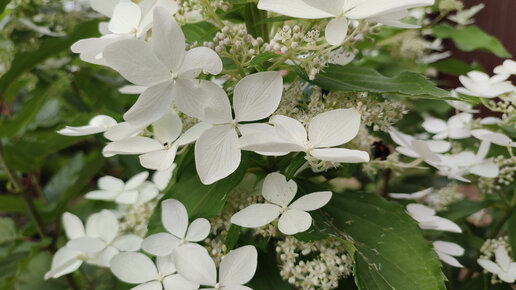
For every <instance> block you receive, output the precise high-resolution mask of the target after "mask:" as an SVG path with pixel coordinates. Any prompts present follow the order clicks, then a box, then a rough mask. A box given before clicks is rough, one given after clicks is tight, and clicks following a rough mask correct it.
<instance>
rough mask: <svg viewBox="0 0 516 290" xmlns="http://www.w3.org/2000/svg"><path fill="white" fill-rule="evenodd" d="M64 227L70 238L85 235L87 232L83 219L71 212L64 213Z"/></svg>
mask: <svg viewBox="0 0 516 290" xmlns="http://www.w3.org/2000/svg"><path fill="white" fill-rule="evenodd" d="M63 228H64V230H65V233H66V236H67V237H68V239H70V240H72V239H77V238H80V237H84V235H85V234H86V233H85V231H84V225H83V224H82V221H81V219H79V218H78V217H77V216H76V215H74V214H71V213H69V212H65V213H64V214H63Z"/></svg>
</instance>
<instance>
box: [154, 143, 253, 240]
mask: <svg viewBox="0 0 516 290" xmlns="http://www.w3.org/2000/svg"><path fill="white" fill-rule="evenodd" d="M191 153H193V152H190V154H189V155H188V157H186V158H185V160H183V161H182V162H181V164H180V165H178V169H176V170H177V171H176V172H177V175H178V176H177V182H176V183H175V184H174V185H173V186H171V187H170V189H169V190H167V191H165V192H164V196H163V198H162V199H161V200H162V201H163V200H166V199H169V198H173V199H177V200H179V201H180V202H182V203H183V205H184V206H185V207H186V210H187V211H188V216H189V218H190V220H193V219H195V218H199V217H203V218H210V217H214V216H216V215H217V214H219V212H220V211H221V210H222V208H223V207H224V204H225V203H226V200H227V198H228V196H229V194H230V193H231V192H232V191H233V189H234V188H235V187H236V186H237V185H238V184H239V183H240V182H241V181H242V179H243V178H244V176H245V173H246V171H247V158H246V156H245V153H244V154H242V162H241V163H240V166H239V167H238V169H237V170H236V171H235V172H233V173H232V174H231V175H230V176H228V177H226V178H224V179H222V180H219V181H217V182H215V183H213V184H210V185H204V184H203V183H202V182H201V180H200V179H199V176H198V175H197V170H196V169H195V162H194V160H193V158H194V157H193V154H191ZM183 165H184V166H183ZM148 227H149V232H150V233H154V232H155V231H157V230H158V229H160V228H161V206H160V205H158V206H157V207H156V210H155V211H154V214H153V215H152V217H151V219H150V221H149V226H148Z"/></svg>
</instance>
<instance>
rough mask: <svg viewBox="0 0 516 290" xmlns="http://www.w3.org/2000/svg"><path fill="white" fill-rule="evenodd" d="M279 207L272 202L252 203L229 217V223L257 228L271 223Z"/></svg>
mask: <svg viewBox="0 0 516 290" xmlns="http://www.w3.org/2000/svg"><path fill="white" fill-rule="evenodd" d="M280 210H281V208H280V207H279V206H277V205H274V204H267V203H257V204H252V205H250V206H248V207H246V208H244V209H243V210H241V211H239V212H237V213H235V214H234V215H233V216H232V217H231V223H233V224H235V225H239V226H241V227H245V228H259V227H261V226H264V225H266V224H269V223H271V222H272V221H273V220H275V219H276V218H277V217H278V216H279V214H280Z"/></svg>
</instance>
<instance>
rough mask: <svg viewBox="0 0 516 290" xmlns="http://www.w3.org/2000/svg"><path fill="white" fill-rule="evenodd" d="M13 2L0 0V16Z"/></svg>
mask: <svg viewBox="0 0 516 290" xmlns="http://www.w3.org/2000/svg"><path fill="white" fill-rule="evenodd" d="M9 2H11V0H0V14H2V13H3V12H4V10H5V7H7V4H9Z"/></svg>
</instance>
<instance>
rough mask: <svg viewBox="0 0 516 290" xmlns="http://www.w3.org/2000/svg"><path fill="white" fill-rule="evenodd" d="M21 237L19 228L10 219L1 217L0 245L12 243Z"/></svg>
mask: <svg viewBox="0 0 516 290" xmlns="http://www.w3.org/2000/svg"><path fill="white" fill-rule="evenodd" d="M19 237H20V233H19V232H18V227H17V226H16V224H15V223H14V221H13V220H12V219H10V218H8V217H0V244H3V243H6V242H11V241H14V240H16V239H18V238H19Z"/></svg>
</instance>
